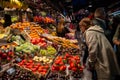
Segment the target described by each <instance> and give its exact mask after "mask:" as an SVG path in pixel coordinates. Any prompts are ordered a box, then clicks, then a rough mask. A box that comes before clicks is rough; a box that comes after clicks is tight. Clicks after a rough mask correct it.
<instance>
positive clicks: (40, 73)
mask: <svg viewBox="0 0 120 80" xmlns="http://www.w3.org/2000/svg"><path fill="white" fill-rule="evenodd" d="M16 66H17V67H19V68H22V69H25V70H28V71H30V72H32V73H33V74H34V75H35V76H36V77H38V78H41V77H43V78H45V77H46V75H47V74H48V72H49V65H47V64H44V65H43V64H41V63H37V62H35V61H33V60H22V61H21V62H19V63H18V64H16Z"/></svg>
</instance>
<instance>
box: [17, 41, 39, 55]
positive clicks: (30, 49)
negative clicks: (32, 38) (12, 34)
mask: <svg viewBox="0 0 120 80" xmlns="http://www.w3.org/2000/svg"><path fill="white" fill-rule="evenodd" d="M38 50H39V47H38V46H37V45H33V44H31V43H29V42H25V43H24V44H21V45H19V46H16V47H15V51H16V52H23V53H28V54H29V53H35V52H36V51H38Z"/></svg>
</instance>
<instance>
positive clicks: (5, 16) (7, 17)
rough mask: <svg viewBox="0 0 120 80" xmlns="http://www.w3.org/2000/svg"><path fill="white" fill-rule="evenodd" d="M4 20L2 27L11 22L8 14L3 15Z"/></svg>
mask: <svg viewBox="0 0 120 80" xmlns="http://www.w3.org/2000/svg"><path fill="white" fill-rule="evenodd" d="M4 20H5V23H4V24H3V26H4V27H7V26H10V25H11V24H12V21H11V16H10V15H9V14H5V15H4Z"/></svg>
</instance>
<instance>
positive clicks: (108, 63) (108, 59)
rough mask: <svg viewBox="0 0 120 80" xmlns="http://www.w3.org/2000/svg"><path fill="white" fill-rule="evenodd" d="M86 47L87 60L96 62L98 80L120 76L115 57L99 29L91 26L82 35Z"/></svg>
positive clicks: (101, 30)
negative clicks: (87, 52)
mask: <svg viewBox="0 0 120 80" xmlns="http://www.w3.org/2000/svg"><path fill="white" fill-rule="evenodd" d="M84 35H85V40H86V44H87V46H88V51H89V57H88V59H87V60H90V61H93V62H94V61H97V62H96V63H95V69H96V71H97V76H98V80H112V78H111V77H113V76H114V75H118V74H120V69H119V67H118V64H117V60H116V55H115V53H114V51H113V48H112V46H111V44H110V43H109V41H108V40H107V38H106V37H105V35H104V31H103V29H102V28H101V27H99V26H97V25H95V26H91V27H90V28H88V29H87V30H86V32H85V33H84Z"/></svg>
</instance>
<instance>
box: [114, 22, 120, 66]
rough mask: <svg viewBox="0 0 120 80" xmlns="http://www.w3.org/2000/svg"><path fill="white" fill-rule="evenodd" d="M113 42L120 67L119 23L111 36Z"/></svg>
mask: <svg viewBox="0 0 120 80" xmlns="http://www.w3.org/2000/svg"><path fill="white" fill-rule="evenodd" d="M113 43H114V44H115V45H116V55H117V59H118V63H119V67H120V24H118V27H117V29H116V32H115V35H114V37H113Z"/></svg>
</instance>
